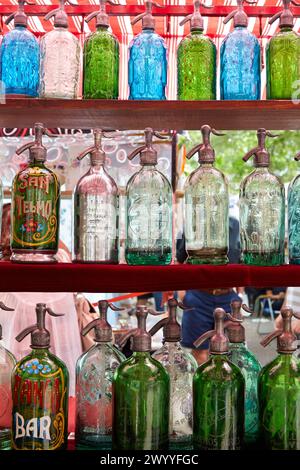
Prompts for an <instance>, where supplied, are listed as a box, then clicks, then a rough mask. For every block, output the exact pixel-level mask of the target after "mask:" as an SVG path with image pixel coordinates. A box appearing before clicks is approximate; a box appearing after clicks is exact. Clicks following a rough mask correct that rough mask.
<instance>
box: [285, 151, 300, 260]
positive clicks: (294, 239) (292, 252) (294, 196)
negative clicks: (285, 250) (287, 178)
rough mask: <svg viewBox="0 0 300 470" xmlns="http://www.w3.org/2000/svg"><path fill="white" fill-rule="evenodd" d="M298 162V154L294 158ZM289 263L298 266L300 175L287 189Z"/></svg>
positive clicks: (299, 256) (299, 245)
mask: <svg viewBox="0 0 300 470" xmlns="http://www.w3.org/2000/svg"><path fill="white" fill-rule="evenodd" d="M295 160H296V161H299V160H300V152H299V153H297V155H296V156H295ZM288 224H289V225H288V233H289V262H290V264H300V174H298V175H296V176H295V178H294V179H293V180H292V181H291V183H290V185H289V189H288Z"/></svg>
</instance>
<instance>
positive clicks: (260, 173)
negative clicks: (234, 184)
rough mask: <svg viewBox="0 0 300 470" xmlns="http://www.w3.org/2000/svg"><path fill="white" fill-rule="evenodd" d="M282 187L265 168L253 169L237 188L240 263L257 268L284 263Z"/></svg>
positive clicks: (283, 193)
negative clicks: (238, 193)
mask: <svg viewBox="0 0 300 470" xmlns="http://www.w3.org/2000/svg"><path fill="white" fill-rule="evenodd" d="M284 223H285V191H284V185H283V184H282V183H281V181H280V180H279V178H277V176H275V175H273V174H272V173H270V172H269V170H268V168H256V169H255V170H254V171H253V172H252V173H250V175H248V176H247V177H246V178H245V179H244V180H243V181H242V184H241V187H240V236H241V249H242V261H243V262H244V263H245V264H254V265H258V266H275V265H280V264H283V263H284Z"/></svg>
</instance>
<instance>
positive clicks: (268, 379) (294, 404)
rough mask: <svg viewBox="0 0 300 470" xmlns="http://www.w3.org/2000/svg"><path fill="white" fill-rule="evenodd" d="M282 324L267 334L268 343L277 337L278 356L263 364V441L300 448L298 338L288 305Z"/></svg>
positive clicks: (271, 445)
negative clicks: (295, 353) (295, 354)
mask: <svg viewBox="0 0 300 470" xmlns="http://www.w3.org/2000/svg"><path fill="white" fill-rule="evenodd" d="M281 316H282V321H283V327H282V328H280V329H278V330H276V331H274V332H273V333H271V334H270V335H268V336H266V337H265V338H264V339H263V340H262V342H261V344H262V345H263V346H267V345H268V344H269V343H270V342H271V341H272V340H274V339H275V338H277V351H278V356H277V357H276V358H275V359H274V360H273V361H271V362H270V363H269V364H267V365H266V366H265V367H263V368H262V370H261V373H260V375H259V380H258V393H259V406H260V428H261V429H260V431H261V444H262V446H263V447H264V448H267V449H269V450H299V449H300V428H299V420H300V360H299V359H298V358H296V357H295V356H294V355H293V352H294V351H295V350H296V349H297V344H296V343H297V341H296V340H297V338H296V336H295V334H294V333H293V331H292V317H293V316H295V317H296V318H298V319H300V315H299V314H296V313H294V312H293V310H292V309H291V308H289V307H286V308H283V309H282V310H281Z"/></svg>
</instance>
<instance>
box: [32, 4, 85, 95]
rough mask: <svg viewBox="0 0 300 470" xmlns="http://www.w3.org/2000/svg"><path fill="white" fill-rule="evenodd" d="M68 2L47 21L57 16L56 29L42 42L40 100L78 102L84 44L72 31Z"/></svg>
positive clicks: (55, 18)
mask: <svg viewBox="0 0 300 470" xmlns="http://www.w3.org/2000/svg"><path fill="white" fill-rule="evenodd" d="M65 2H68V3H70V5H73V6H74V5H76V4H75V3H73V2H72V1H71V0H60V7H59V8H57V9H55V10H52V11H50V13H48V15H46V16H45V20H50V18H52V17H53V16H54V29H53V30H52V31H50V32H48V33H46V34H45V35H44V36H43V37H42V39H41V41H40V50H41V63H40V92H39V96H40V98H60V99H76V98H78V92H79V77H80V44H79V40H78V39H77V37H76V36H75V35H74V34H72V33H71V32H70V31H68V16H67V14H66V12H65V10H64V4H65Z"/></svg>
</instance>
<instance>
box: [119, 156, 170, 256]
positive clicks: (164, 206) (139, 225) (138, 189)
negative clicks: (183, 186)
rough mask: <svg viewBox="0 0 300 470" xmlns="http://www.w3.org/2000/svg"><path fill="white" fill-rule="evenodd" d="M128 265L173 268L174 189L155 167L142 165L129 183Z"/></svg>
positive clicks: (126, 250) (127, 204)
mask: <svg viewBox="0 0 300 470" xmlns="http://www.w3.org/2000/svg"><path fill="white" fill-rule="evenodd" d="M126 209H127V238H126V249H125V256H126V261H127V263H128V264H149V265H160V264H170V262H171V259H172V189H171V185H170V183H169V181H168V180H167V178H166V177H165V176H164V175H163V174H162V173H161V172H160V171H158V170H157V169H156V167H155V165H143V166H142V167H141V169H140V171H138V172H137V173H135V174H134V175H133V176H132V177H131V178H130V180H129V181H128V183H127V203H126Z"/></svg>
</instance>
